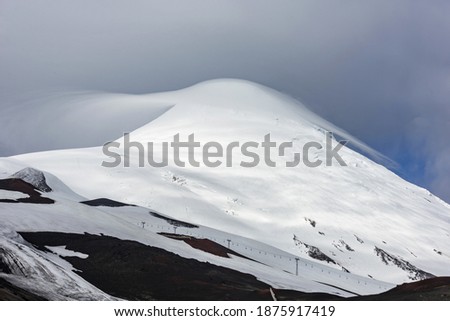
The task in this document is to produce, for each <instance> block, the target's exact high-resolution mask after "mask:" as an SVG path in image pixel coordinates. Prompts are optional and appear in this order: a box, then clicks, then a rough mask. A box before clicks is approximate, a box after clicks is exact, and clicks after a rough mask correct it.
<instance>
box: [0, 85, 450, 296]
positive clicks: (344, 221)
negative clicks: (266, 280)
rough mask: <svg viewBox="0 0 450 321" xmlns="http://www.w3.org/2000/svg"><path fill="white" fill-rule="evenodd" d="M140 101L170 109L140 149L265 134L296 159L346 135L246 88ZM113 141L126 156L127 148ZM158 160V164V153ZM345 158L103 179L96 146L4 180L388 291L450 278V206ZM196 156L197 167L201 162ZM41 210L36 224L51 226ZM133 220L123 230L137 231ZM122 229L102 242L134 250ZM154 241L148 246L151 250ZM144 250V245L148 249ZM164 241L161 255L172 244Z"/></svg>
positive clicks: (296, 106)
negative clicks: (25, 177)
mask: <svg viewBox="0 0 450 321" xmlns="http://www.w3.org/2000/svg"><path fill="white" fill-rule="evenodd" d="M139 99H140V101H141V102H142V101H146V102H148V104H149V106H152V105H155V104H160V105H166V106H173V107H171V108H169V109H167V110H166V111H165V112H164V113H163V114H161V115H160V116H159V117H156V118H154V117H153V118H152V119H150V122H149V123H148V124H146V125H144V126H142V127H140V128H138V129H136V130H135V131H133V132H132V133H131V134H130V138H131V140H132V141H139V142H142V143H143V144H146V143H147V142H149V141H152V142H156V143H158V142H159V143H161V142H164V141H169V142H170V141H171V140H172V139H173V136H174V135H175V134H178V133H179V134H180V137H181V139H182V140H187V137H188V135H190V134H192V133H194V134H195V138H196V140H199V141H200V142H202V144H204V143H206V142H209V141H216V142H220V143H221V144H222V145H226V144H228V143H230V142H233V141H237V142H240V144H241V145H242V144H243V143H245V142H248V141H255V142H261V141H262V140H263V138H264V135H266V134H268V133H270V134H271V136H272V140H276V141H278V142H293V144H294V146H295V148H296V150H295V151H299V152H301V151H302V150H301V147H302V146H303V145H304V144H305V143H307V142H309V141H315V142H319V143H322V144H324V143H325V134H324V131H325V130H331V131H333V132H334V133H335V134H337V135H339V136H342V137H346V136H348V135H347V134H346V133H345V132H343V131H342V130H340V129H338V128H335V127H334V126H333V125H331V124H330V123H328V122H326V121H325V120H322V119H321V118H319V117H318V116H316V115H315V114H313V113H311V112H310V111H308V110H307V109H306V108H305V107H303V106H302V105H301V104H300V103H299V102H297V101H295V100H293V99H290V98H288V97H285V96H283V95H282V94H280V93H277V92H274V91H273V90H271V89H268V88H265V87H263V86H260V85H256V84H253V83H248V82H244V81H236V80H217V81H210V82H206V83H201V84H199V85H196V86H193V87H190V88H187V89H184V90H180V91H175V92H168V93H161V94H151V95H144V96H140V97H139ZM123 103H124V104H126V101H123ZM124 117H126V116H124ZM132 117H136V115H133V116H132ZM113 139H114V138H113V137H111V140H113ZM117 142H120V143H121V144H122V145H121V146H123V138H119V139H118V140H117ZM353 143H354V145H356V146H357V147H359V148H360V149H363V150H366V152H367V153H368V154H371V155H372V156H373V157H374V158H377V159H380V158H381V156H380V155H378V154H376V152H374V151H372V150H370V149H368V148H367V147H365V146H364V145H363V144H362V143H360V142H358V141H356V140H353ZM134 151H136V150H134ZM313 151H314V155H311V157H310V159H311V160H315V159H321V160H324V152H325V151H324V149H321V150H313ZM200 152H201V150H200ZM257 153H258V154H259V155H260V156H262V154H263V151H262V150H261V149H259V150H257ZM155 154H156V155H161V146H160V145H158V144H155ZM340 155H341V156H342V157H343V159H344V160H345V162H346V163H347V165H348V166H346V167H343V166H340V165H339V164H336V163H334V164H333V166H330V167H327V166H324V165H322V166H319V167H316V168H309V167H307V166H305V165H304V164H299V165H298V166H296V167H294V168H288V167H285V166H284V165H283V163H282V162H285V161H287V160H288V161H289V160H292V151H288V152H287V154H286V155H285V156H277V155H272V159H273V160H277V161H278V163H279V164H280V165H279V166H277V167H275V168H272V167H268V166H266V165H265V164H260V165H259V166H257V167H255V168H243V167H240V166H239V163H240V162H241V160H244V161H248V160H249V159H248V158H246V157H245V156H243V155H239V153H234V154H233V161H232V166H231V167H227V166H225V164H222V165H221V166H219V167H216V168H209V167H205V166H201V167H200V168H194V167H192V166H190V165H189V164H187V166H186V167H184V168H181V167H178V166H175V165H174V164H173V160H172V159H171V162H170V164H169V166H167V167H162V168H155V167H151V166H149V165H146V166H144V167H143V168H142V167H139V166H138V157H137V156H136V155H132V157H131V159H132V162H131V166H130V167H129V168H125V167H123V166H119V167H116V168H106V167H103V166H101V164H102V162H103V161H110V160H111V159H110V158H108V157H106V156H105V155H104V154H103V153H102V149H101V147H95V148H84V149H71V150H59V151H50V152H41V153H33V154H26V155H19V156H14V157H10V158H6V159H2V160H1V161H0V175H1V177H0V178H2V177H8V176H9V175H12V174H13V173H14V172H16V171H19V170H21V169H23V168H25V167H33V168H37V169H39V170H43V171H46V172H48V173H51V174H53V175H55V176H56V177H58V178H59V179H61V181H62V182H63V183H61V184H65V185H67V186H69V187H70V188H71V189H72V190H73V191H74V192H75V193H76V194H79V195H82V197H80V198H83V197H84V198H85V199H95V198H102V197H107V198H110V199H114V200H117V201H121V202H124V203H132V204H137V205H140V206H142V207H144V208H149V209H152V210H153V211H157V212H159V213H162V214H164V215H169V216H171V217H174V218H176V219H179V220H183V221H186V222H190V223H193V224H198V225H202V226H205V228H206V227H208V228H210V230H208V231H213V230H214V231H217V232H215V233H216V234H217V233H228V234H231V235H233V238H237V239H239V238H245V240H251V241H253V242H260V243H261V244H269V245H270V246H271V247H273V248H275V249H276V250H277V251H280V253H282V254H281V255H282V256H283V255H285V256H286V257H290V256H292V257H297V256H298V257H300V258H303V259H306V260H310V261H314V262H316V263H317V264H325V265H327V266H328V267H330V268H332V269H333V271H342V270H343V269H345V270H348V271H350V272H351V274H352V275H360V276H363V277H368V278H373V279H376V280H380V281H385V282H390V283H402V282H405V281H410V280H413V279H420V278H423V277H426V276H427V275H428V273H429V274H433V275H436V276H440V275H448V274H449V273H450V242H449V241H450V206H449V205H448V204H446V203H444V202H443V201H441V200H440V199H438V198H437V197H435V196H433V195H431V194H430V193H429V192H428V191H426V190H424V189H422V188H419V187H417V186H415V185H413V184H410V183H408V182H406V181H404V180H403V179H401V178H400V177H398V176H397V175H395V174H394V173H392V172H391V171H389V170H388V169H386V168H385V167H383V166H381V165H379V164H377V163H375V162H373V161H371V160H370V159H368V158H366V157H364V156H362V155H361V154H359V153H357V152H355V151H353V150H351V149H349V148H345V147H344V148H343V149H342V150H341V152H340ZM195 156H196V159H197V160H200V159H201V157H200V153H198V154H196V155H195ZM181 158H182V159H184V160H185V161H187V159H188V157H187V153H182V154H181ZM50 186H52V185H51V184H50ZM53 193H57V191H55V192H53ZM63 194H64V193H63ZM49 195H51V193H49ZM61 195H62V194H61ZM61 195H59V197H62V196H61ZM67 195H70V193H68V194H67ZM68 198H69V199H70V198H72V202H73V201H74V200H75V199H76V197H75V196H73V194H72V197H68V196H65V198H64V199H65V200H67V199H68ZM56 205H57V206H58V204H56ZM20 206H25V205H22V204H21V205H19V207H20ZM74 206H75V207H76V206H78V205H74ZM46 211H47V210H45V211H43V214H42V215H44V216H45V215H48V214H47V212H46ZM97 211H100V212H101V210H99V209H97ZM44 212H45V213H44ZM77 212H81V210H80V211H77ZM111 213H114V210H111V211H109V214H108V218H107V219H106V220H105V222H106V221H109V220H110V216H111ZM2 215H3V214H2ZM86 217H88V215H86ZM89 217H92V216H89ZM78 219H79V218H78V217H77V220H78ZM86 219H87V218H86ZM122 219H123V217H122ZM128 219H129V221H130V224H131V222H132V221H133V220H135V218H128ZM98 220H100V216H99V218H98ZM11 221H14V219H13V218H11ZM135 221H136V220H135ZM96 222H98V221H97V219H96V221H95V222H92V224H94V225H91V222H90V221H89V224H88V223H86V225H85V226H84V225H83V228H81V229H80V227H78V228H77V230H79V231H81V230H83V229H86V231H87V230H88V229H89V228H91V229H92V226H95V224H96ZM137 222H139V220H137ZM58 224H59V225H58V228H61V229H63V230H66V229H67V230H71V229H72V230H73V229H74V227H73V226H71V224H70V219H69V218H65V217H64V218H61V219H60V220H59V221H58ZM77 224H78V223H77ZM108 224H109V223H108ZM134 225H136V223H135V224H134ZM33 226H35V225H33V224H29V225H27V227H28V228H33ZM41 228H44V227H41ZM103 228H104V227H102V229H103ZM122 228H123V227H122V225H120V227H117V226H116V227H111V229H109V228H105V231H107V232H110V233H109V234H112V235H116V236H119V235H122V236H124V237H125V236H126V237H130V235H136V236H135V238H138V239H140V237H141V236H139V235H140V234H139V232H136V231H135V228H136V226H133V229H132V230H129V231H128V232H127V233H125V232H123V230H122ZM130 228H131V227H130ZM99 229H100V227H99ZM91 231H92V230H91ZM98 231H99V230H97V232H98ZM111 231H113V232H114V233H112V232H111ZM219 231H220V232H219ZM92 232H95V231H92ZM134 233H135V234H134ZM204 233H206V232H204ZM211 233H212V232H211ZM213 234H214V233H213ZM205 235H206V234H205ZM214 235H215V234H214ZM145 237H146V238H147V237H148V236H147V234H146V236H145ZM211 237H212V236H211ZM216 237H217V236H216ZM157 239H159V238H158V237H154V239H152V242H154V241H155V242H157V241H156V240H157ZM141 241H143V242H144V243H145V242H147V243H146V244H148V240H147V241H145V240H142V239H141ZM161 242H162V243H161V246H164V247H165V248H167V246H168V245H167V244H168V243H167V240H165V239H164V241H161ZM169 243H170V242H169ZM235 243H239V242H238V241H235ZM158 244H159V243H158ZM170 246H175V245H170ZM178 246H180V245H179V244H177V245H176V246H175V247H178ZM255 246H256V245H255ZM233 249H234V250H236V249H235V248H233ZM171 250H173V251H175V250H176V249H174V248H172V247H171ZM185 250H186V248H185V247H183V253H189V252H188V251H187V250H186V251H187V252H184V251H185ZM273 251H275V250H273ZM258 254H259V253H258ZM186 255H187V254H186ZM196 255H198V253H195V254H192V256H193V257H195V256H196ZM208 259H209V258H208ZM215 259H216V258H215ZM320 259H322V260H320ZM324 259H325V260H328V262H326V261H323V260H324ZM330 259H331V260H330ZM236 261H237V260H236ZM332 261H333V262H334V263H333V262H332ZM288 262H289V260H287V261H286V262H285V263H271V264H272V265H277V266H279V267H280V268H281V269H285V266H284V265H283V264H286V265H289V263H288ZM320 266H321V265H320ZM290 267H291V269H292V264H291V265H290ZM240 269H243V267H242V266H241V267H240ZM291 271H292V270H291ZM260 277H262V276H260ZM311 277H312V276H311ZM337 278H339V277H337ZM311 290H313V289H312V288H311Z"/></svg>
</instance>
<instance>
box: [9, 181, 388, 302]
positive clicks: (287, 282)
mask: <svg viewBox="0 0 450 321" xmlns="http://www.w3.org/2000/svg"><path fill="white" fill-rule="evenodd" d="M47 175H48V174H46V176H47ZM51 181H52V182H53V183H55V185H51V187H52V189H53V191H52V192H50V193H46V194H45V196H47V197H51V198H52V199H54V200H55V201H56V203H55V204H51V205H48V204H45V205H41V204H1V203H0V215H1V217H2V228H1V230H0V249H1V250H2V260H3V261H6V263H7V264H8V265H9V266H12V267H17V270H13V273H12V275H10V274H3V273H0V276H2V277H4V278H6V279H7V280H8V281H10V282H11V283H13V284H15V285H17V286H20V287H22V288H24V289H28V290H29V291H30V292H33V293H36V294H39V295H41V296H43V297H46V298H48V299H52V300H55V299H56V300H64V299H82V300H110V299H114V298H112V297H110V296H108V295H106V294H104V293H103V292H101V291H100V290H98V289H96V288H95V287H93V286H92V285H90V284H89V283H87V282H86V281H84V280H82V279H81V278H80V277H79V276H78V275H76V274H75V273H73V272H74V269H73V268H72V267H71V266H70V264H68V263H67V262H65V261H64V260H63V258H64V256H76V257H81V258H87V255H85V254H83V253H75V252H71V251H68V250H65V248H64V246H62V247H47V249H49V250H51V251H52V252H54V253H55V254H59V255H60V256H62V259H61V257H58V256H57V255H53V254H48V253H45V252H42V251H39V250H37V249H35V248H34V247H32V246H30V245H29V244H27V242H25V241H24V240H23V239H22V238H21V237H20V236H19V235H18V234H17V233H16V231H27V232H33V231H55V232H66V233H79V234H83V233H91V234H97V235H99V234H105V235H110V236H115V237H118V238H120V239H123V240H135V241H138V242H140V243H142V244H147V245H151V246H156V247H159V248H162V249H165V250H168V251H170V252H173V253H176V254H178V255H180V256H182V257H185V258H193V259H196V260H199V261H201V262H210V263H213V264H216V265H219V266H224V267H227V268H231V269H234V270H238V271H241V272H245V273H249V274H252V275H254V276H256V277H257V278H258V279H259V280H261V281H264V282H266V283H268V284H270V285H272V286H273V287H274V288H281V289H294V290H299V291H303V292H323V293H332V294H337V295H340V296H344V297H348V296H352V295H354V293H357V294H370V293H377V292H380V291H385V290H387V289H390V288H391V287H392V284H388V283H384V282H379V281H375V280H371V279H367V278H358V277H356V276H351V275H348V274H347V273H344V272H340V271H333V269H330V268H327V267H325V266H322V265H321V264H317V263H315V262H311V261H309V260H301V264H302V265H305V266H306V265H307V269H306V268H304V269H303V268H302V267H300V268H301V269H302V270H301V274H300V276H296V275H295V265H294V262H295V261H294V257H293V256H292V255H291V254H289V253H285V252H283V251H280V250H279V249H276V248H273V247H271V246H268V245H266V244H262V243H259V242H257V241H254V240H250V239H245V238H242V237H238V236H236V235H232V234H227V233H224V232H220V231H216V230H212V229H209V228H205V227H201V226H196V227H195V228H189V229H186V228H183V227H178V228H177V230H178V231H177V233H179V234H185V235H192V236H196V237H199V238H210V239H211V240H214V241H216V242H218V243H226V240H228V239H232V240H233V242H234V243H233V244H232V247H233V249H234V250H236V252H238V253H242V254H244V255H246V256H247V257H248V258H251V259H253V260H255V261H250V260H248V259H243V258H240V257H236V256H233V257H232V258H231V259H227V258H222V257H219V256H216V255H213V254H209V253H206V252H203V251H201V250H197V249H194V248H192V247H190V246H188V245H187V244H185V243H183V242H179V241H175V240H172V239H169V238H166V237H163V236H160V235H158V234H157V233H158V232H173V231H174V230H173V227H174V225H173V224H171V223H169V222H168V221H167V220H165V219H161V218H160V217H157V216H154V215H151V214H150V211H149V209H146V208H142V207H132V206H125V207H120V208H111V207H104V206H99V207H91V206H88V205H85V204H83V203H80V202H78V201H73V200H70V198H67V197H61V194H60V193H61V189H63V190H64V189H66V187H64V186H63V184H62V183H61V182H60V183H59V184H58V183H57V179H55V177H53V179H52V180H51ZM72 194H73V192H72ZM142 221H144V222H145V223H146V226H145V228H142V227H141V224H140V223H141V222H142ZM239 244H240V245H241V247H242V249H239V248H236V247H238V246H239ZM261 251H262V252H264V253H265V255H261V254H262V252H261ZM257 252H259V253H257ZM272 256H273V257H272ZM288 262H289V263H288ZM333 277H336V278H338V279H339V280H336V282H334V281H332V279H333ZM55 280H56V281H55ZM349 280H350V281H349ZM322 283H325V284H332V285H333V286H327V285H324V284H322ZM341 289H346V290H347V291H346V290H341Z"/></svg>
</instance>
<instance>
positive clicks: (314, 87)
mask: <svg viewBox="0 0 450 321" xmlns="http://www.w3.org/2000/svg"><path fill="white" fill-rule="evenodd" d="M449 17H450V1H445V0H442V1H439V0H427V1H411V0H409V1H400V0H398V1H395V0H387V1H381V0H374V1H359V0H355V1H319V0H311V1H301V0H292V1H287V0H285V1H283V0H276V1H275V0H273V1H263V0H244V1H242V0H236V1H235V0H227V1H213V0H208V1H206V0H205V1H196V0H190V1H185V0H179V1H171V0H161V1H156V0H147V1H140V0H133V1H130V0H123V1H118V0H115V1H114V0H108V1H106V0H73V1H66V0H53V1H49V0H33V1H22V0H0V99H1V100H0V113H1V114H2V117H1V118H0V133H1V138H0V155H11V154H15V153H22V152H26V151H34V150H39V149H48V148H51V147H52V146H49V144H50V143H49V142H48V141H41V142H39V140H31V138H30V139H28V138H29V137H28V138H27V136H26V135H23V137H22V138H21V139H19V138H17V136H14V135H11V134H10V133H11V131H6V132H5V130H3V131H2V130H1V128H11V126H12V125H11V118H10V116H9V115H10V112H11V110H15V109H14V108H17V109H19V108H23V107H20V106H23V105H24V101H26V100H28V99H31V100H33V98H30V97H33V95H35V96H39V97H40V98H42V97H43V96H45V94H43V93H46V92H49V91H54V90H63V89H64V90H66V89H75V90H79V89H81V90H101V91H107V92H118V93H149V92H157V91H165V90H172V89H179V88H183V87H186V86H188V85H192V84H195V83H197V82H200V81H203V80H208V79H213V78H224V77H231V78H242V79H247V80H251V81H256V82H259V83H262V84H264V85H267V86H269V87H272V88H275V89H277V90H280V91H282V92H285V93H287V94H289V95H292V96H294V97H296V98H298V99H299V100H300V101H302V102H303V103H305V104H306V105H307V106H308V107H309V108H310V109H312V110H313V111H315V112H316V113H318V114H320V115H321V116H323V117H324V118H326V119H328V120H329V121H331V122H333V123H335V124H336V125H338V126H340V127H342V128H344V129H345V130H347V131H348V132H350V133H351V134H353V135H354V136H356V137H358V138H360V139H361V140H363V141H365V142H366V143H368V144H369V145H370V146H372V147H374V148H375V149H377V150H379V151H380V152H382V153H384V154H385V155H387V156H388V157H390V158H392V159H394V160H396V161H397V162H398V163H399V164H400V165H401V166H402V169H401V175H402V176H403V177H406V178H407V179H408V180H411V181H413V182H415V183H417V184H419V185H422V186H425V187H426V188H428V189H430V190H431V191H432V192H433V193H435V194H437V195H439V196H441V197H442V198H444V199H446V200H447V201H450V147H449V146H450V145H449V142H448V140H449V137H450V40H449V39H450V18H449ZM33 101H39V100H33ZM25 105H26V104H25ZM33 108H39V104H34V105H33ZM37 121H39V120H38V119H27V117H23V119H22V120H21V121H20V122H17V120H14V126H15V128H16V130H20V129H21V128H22V127H24V126H26V125H27V123H29V122H37ZM8 126H9V127H8ZM8 133H9V134H8ZM35 135H37V136H39V133H35ZM30 142H32V144H31V143H30ZM55 147H60V146H59V145H58V146H55ZM67 147H71V146H67Z"/></svg>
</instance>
